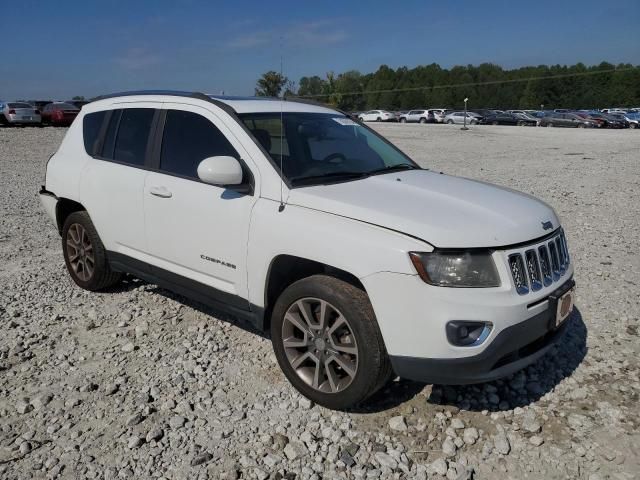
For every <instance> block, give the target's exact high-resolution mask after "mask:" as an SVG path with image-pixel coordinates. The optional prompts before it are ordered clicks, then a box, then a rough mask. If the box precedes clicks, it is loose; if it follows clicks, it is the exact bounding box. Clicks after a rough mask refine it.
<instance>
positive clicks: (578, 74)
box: [294, 67, 638, 98]
mask: <svg viewBox="0 0 640 480" xmlns="http://www.w3.org/2000/svg"><path fill="white" fill-rule="evenodd" d="M631 70H638V67H627V68H610V69H608V70H596V71H591V72H576V73H561V74H558V75H545V76H542V77H527V78H513V79H508V80H490V81H487V82H470V83H456V84H453V85H425V86H422V87H407V88H389V89H384V90H364V91H362V92H334V93H319V94H317V95H295V96H294V97H297V98H320V97H330V96H332V95H368V94H372V93H395V92H414V91H419V90H441V89H445V88H460V87H477V86H483V85H499V84H503V83H522V82H531V81H536V80H551V79H554V78H571V77H585V76H588V75H599V74H603V73H613V72H628V71H631Z"/></svg>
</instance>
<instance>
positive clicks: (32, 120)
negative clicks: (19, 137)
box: [0, 102, 41, 125]
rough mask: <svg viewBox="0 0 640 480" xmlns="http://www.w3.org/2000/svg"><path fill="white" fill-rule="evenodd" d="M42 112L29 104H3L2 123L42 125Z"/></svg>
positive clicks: (0, 121)
mask: <svg viewBox="0 0 640 480" xmlns="http://www.w3.org/2000/svg"><path fill="white" fill-rule="evenodd" d="M40 122H41V116H40V110H38V109H37V108H36V107H34V106H33V105H31V104H30V103H27V102H3V103H2V110H0V123H2V124H5V125H40Z"/></svg>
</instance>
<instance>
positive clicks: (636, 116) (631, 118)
mask: <svg viewBox="0 0 640 480" xmlns="http://www.w3.org/2000/svg"><path fill="white" fill-rule="evenodd" d="M624 118H625V120H626V121H627V122H629V128H638V127H640V125H639V122H640V112H629V113H627V114H626V115H625V116H624Z"/></svg>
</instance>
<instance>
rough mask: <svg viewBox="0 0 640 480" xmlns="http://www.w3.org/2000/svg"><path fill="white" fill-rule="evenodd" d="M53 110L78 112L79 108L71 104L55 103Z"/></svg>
mask: <svg viewBox="0 0 640 480" xmlns="http://www.w3.org/2000/svg"><path fill="white" fill-rule="evenodd" d="M52 108H53V109H54V110H78V107H76V106H75V105H72V104H70V103H54V104H53V105H52Z"/></svg>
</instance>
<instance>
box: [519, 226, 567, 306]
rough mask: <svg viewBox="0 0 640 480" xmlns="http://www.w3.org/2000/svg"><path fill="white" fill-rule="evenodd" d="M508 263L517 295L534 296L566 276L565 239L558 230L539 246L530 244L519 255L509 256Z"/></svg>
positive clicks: (562, 233)
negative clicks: (528, 294)
mask: <svg viewBox="0 0 640 480" xmlns="http://www.w3.org/2000/svg"><path fill="white" fill-rule="evenodd" d="M525 248H526V247H525ZM508 260H509V270H510V271H511V277H512V278H513V283H514V285H515V287H516V291H517V292H518V294H519V295H526V294H527V293H529V292H536V291H538V290H540V289H542V288H543V287H548V286H549V285H551V284H553V283H554V282H557V281H558V280H559V279H560V278H561V277H562V276H563V275H564V274H565V273H566V272H567V270H568V267H569V263H570V260H569V250H568V248H567V239H566V238H565V236H564V232H563V231H562V230H560V232H559V233H558V234H557V235H555V236H554V237H552V238H551V239H550V240H547V241H545V242H544V243H542V244H533V245H532V246H531V247H529V248H527V249H526V250H524V251H522V252H516V253H511V254H510V255H509V257H508Z"/></svg>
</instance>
